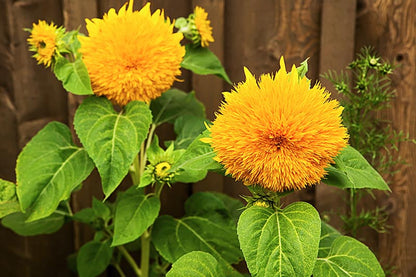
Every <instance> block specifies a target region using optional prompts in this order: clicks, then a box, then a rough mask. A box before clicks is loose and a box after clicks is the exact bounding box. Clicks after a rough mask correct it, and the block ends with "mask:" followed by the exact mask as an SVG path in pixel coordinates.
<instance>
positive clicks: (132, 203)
mask: <svg viewBox="0 0 416 277" xmlns="http://www.w3.org/2000/svg"><path fill="white" fill-rule="evenodd" d="M159 210H160V201H159V198H157V197H154V196H149V195H145V194H144V193H143V190H141V189H137V188H136V187H131V188H130V189H129V190H127V191H126V192H123V193H121V194H120V196H119V199H117V206H116V216H115V221H114V238H113V243H112V245H113V246H116V245H121V244H125V243H128V242H131V241H134V240H135V239H137V238H139V237H140V236H141V235H142V234H143V232H144V231H145V230H146V229H147V228H148V227H149V226H150V225H152V224H153V222H154V221H155V219H156V217H157V216H158V214H159Z"/></svg>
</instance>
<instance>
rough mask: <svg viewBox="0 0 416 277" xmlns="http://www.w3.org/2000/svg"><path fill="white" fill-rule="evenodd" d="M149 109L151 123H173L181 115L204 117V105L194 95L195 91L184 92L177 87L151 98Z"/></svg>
mask: <svg viewBox="0 0 416 277" xmlns="http://www.w3.org/2000/svg"><path fill="white" fill-rule="evenodd" d="M150 109H151V110H152V114H153V123H154V124H156V125H160V124H162V123H164V122H169V123H173V122H174V121H175V119H176V118H178V117H180V116H182V115H193V116H196V117H203V118H205V107H204V105H203V104H202V103H201V102H200V101H198V100H197V99H196V97H195V92H190V93H185V92H183V91H181V90H179V89H170V90H168V91H166V92H165V93H163V94H162V95H161V96H160V97H158V98H156V99H154V100H152V102H151V103H150Z"/></svg>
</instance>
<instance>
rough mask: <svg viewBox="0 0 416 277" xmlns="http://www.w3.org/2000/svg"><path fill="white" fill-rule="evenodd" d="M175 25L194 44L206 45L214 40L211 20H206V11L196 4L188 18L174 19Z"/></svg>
mask: <svg viewBox="0 0 416 277" xmlns="http://www.w3.org/2000/svg"><path fill="white" fill-rule="evenodd" d="M175 27H176V28H178V29H179V31H178V32H180V33H183V34H184V36H185V37H186V38H187V39H189V40H191V41H192V43H193V44H195V45H198V46H199V45H200V46H202V47H208V45H209V43H210V42H214V37H213V36H212V27H211V21H209V20H208V14H207V12H206V11H205V10H204V9H203V8H201V7H198V6H196V7H195V9H194V12H193V13H191V14H190V15H189V16H188V18H183V17H180V18H178V19H176V22H175Z"/></svg>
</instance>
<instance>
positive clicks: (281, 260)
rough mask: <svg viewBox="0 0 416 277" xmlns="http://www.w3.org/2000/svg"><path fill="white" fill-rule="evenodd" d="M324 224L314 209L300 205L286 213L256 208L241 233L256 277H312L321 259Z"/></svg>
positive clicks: (244, 216) (242, 224)
mask: <svg viewBox="0 0 416 277" xmlns="http://www.w3.org/2000/svg"><path fill="white" fill-rule="evenodd" d="M320 232H321V220H320V218H319V214H318V212H317V211H316V210H315V208H313V207H312V206H311V205H309V204H307V203H304V202H296V203H293V204H291V205H289V206H288V207H286V208H285V209H283V210H277V211H274V210H273V209H271V208H265V207H258V206H252V207H250V208H248V209H247V210H245V211H244V212H243V213H242V214H241V216H240V220H239V221H238V227H237V233H238V239H239V241H240V246H241V249H242V250H243V254H244V258H245V260H246V262H247V266H248V269H249V270H250V273H251V275H252V276H261V277H267V276H276V275H279V276H310V275H311V274H312V270H313V268H314V264H315V261H316V257H317V255H318V247H319V237H320V236H319V235H320Z"/></svg>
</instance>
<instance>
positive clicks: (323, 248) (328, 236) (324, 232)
mask: <svg viewBox="0 0 416 277" xmlns="http://www.w3.org/2000/svg"><path fill="white" fill-rule="evenodd" d="M340 236H341V234H340V233H339V232H338V231H337V230H336V229H335V228H334V227H332V226H331V225H329V224H327V223H325V222H323V221H322V222H321V239H320V241H319V252H318V257H319V258H322V257H326V256H328V253H329V251H330V249H331V245H332V243H333V242H334V240H335V239H336V238H338V237H340Z"/></svg>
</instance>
